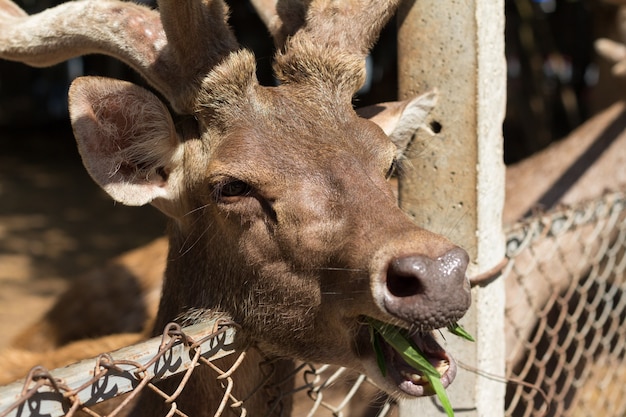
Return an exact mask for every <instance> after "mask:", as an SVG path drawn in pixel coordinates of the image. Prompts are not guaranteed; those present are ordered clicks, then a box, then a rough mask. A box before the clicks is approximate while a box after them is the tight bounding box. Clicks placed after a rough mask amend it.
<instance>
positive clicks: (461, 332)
mask: <svg viewBox="0 0 626 417" xmlns="http://www.w3.org/2000/svg"><path fill="white" fill-rule="evenodd" d="M448 330H449V331H450V333H452V334H454V335H456V336H459V337H462V338H463V339H465V340H469V341H470V342H475V341H476V340H474V338H473V337H472V335H471V334H469V333H468V332H467V330H465V329H464V328H463V327H461V325H460V324H458V323H454V324H451V325H449V326H448Z"/></svg>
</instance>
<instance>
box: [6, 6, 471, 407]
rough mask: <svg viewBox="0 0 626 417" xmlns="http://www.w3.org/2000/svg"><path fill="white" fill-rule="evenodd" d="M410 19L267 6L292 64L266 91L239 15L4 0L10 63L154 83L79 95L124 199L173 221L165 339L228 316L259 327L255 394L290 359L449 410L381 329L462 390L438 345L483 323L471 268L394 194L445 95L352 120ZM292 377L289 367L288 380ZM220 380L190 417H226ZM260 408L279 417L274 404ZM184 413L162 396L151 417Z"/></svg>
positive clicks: (251, 367)
mask: <svg viewBox="0 0 626 417" xmlns="http://www.w3.org/2000/svg"><path fill="white" fill-rule="evenodd" d="M397 3H398V1H397V0H387V1H379V0H376V1H374V0H369V1H367V0H364V1H345V2H329V1H324V0H313V1H307V2H298V1H293V2H288V1H279V2H277V3H276V4H275V5H274V4H273V2H268V1H261V0H259V1H257V2H255V5H256V6H257V7H258V8H259V10H261V11H262V13H261V15H262V16H263V19H264V20H265V21H266V23H267V24H268V28H269V31H270V34H271V35H272V37H273V39H274V41H275V43H276V46H277V51H278V52H277V53H276V55H275V57H274V72H275V76H276V78H277V80H278V85H275V86H263V85H260V84H259V83H258V81H257V79H256V76H255V57H254V56H253V55H252V54H251V52H249V51H247V50H245V49H241V48H240V47H239V45H238V44H237V41H236V39H235V37H234V35H233V33H232V31H231V30H230V29H229V27H228V24H227V15H228V9H227V6H226V5H225V4H224V2H222V1H217V0H202V1H193V0H189V1H184V2H180V1H176V2H175V1H172V0H160V1H159V3H158V11H155V10H151V9H149V8H147V7H144V6H141V5H135V4H131V3H124V2H120V1H116V0H105V1H91V0H85V1H77V2H68V3H63V4H61V5H59V6H57V7H54V8H51V9H47V10H45V11H43V12H41V13H39V14H35V15H31V16H29V15H27V14H26V13H25V12H23V11H22V10H21V9H20V8H19V7H18V6H16V5H15V4H14V3H12V2H10V1H9V0H1V1H0V57H1V58H3V59H8V60H13V61H19V62H23V63H25V64H28V65H31V66H49V65H53V64H55V63H59V62H62V61H65V60H67V59H70V58H73V57H76V56H81V55H85V54H89V53H102V54H107V55H111V56H113V57H115V58H117V59H119V60H121V61H123V62H125V63H126V64H128V65H129V66H131V67H132V68H133V69H135V70H136V71H137V72H138V73H139V74H141V75H142V76H143V78H144V79H145V80H146V82H147V83H148V84H149V87H150V90H148V89H147V88H144V87H140V86H138V85H135V84H132V83H129V82H125V81H120V80H113V79H107V78H102V77H92V76H90V77H81V78H78V79H76V80H75V81H74V82H73V83H72V85H71V87H70V91H69V109H70V118H71V122H72V127H73V131H74V136H75V138H76V142H77V145H78V149H79V152H80V154H81V157H82V160H83V163H84V165H85V168H86V169H87V171H88V173H89V174H90V175H91V177H92V178H93V179H94V181H95V182H96V183H97V184H99V185H100V186H101V187H102V188H103V189H104V190H105V191H106V192H107V193H108V194H109V195H110V196H111V197H112V198H113V199H114V200H115V201H117V202H119V203H123V204H126V205H145V204H151V205H152V206H154V207H156V208H157V209H159V210H160V211H161V212H163V213H164V214H165V215H166V216H167V217H168V219H169V226H168V233H167V234H168V244H167V247H168V249H167V261H166V267H165V273H164V279H163V284H162V289H161V299H160V302H159V306H158V312H157V313H156V318H155V319H154V324H153V331H152V334H153V335H156V334H158V333H160V332H161V331H162V329H163V327H164V326H165V325H166V324H167V323H168V322H171V321H177V322H179V323H183V324H191V323H194V322H198V321H202V320H206V319H209V318H212V317H224V318H228V319H230V320H232V321H234V322H235V323H238V325H239V326H240V330H238V332H237V338H236V346H237V348H238V349H245V348H247V347H249V346H253V347H254V348H255V349H254V352H257V353H256V354H249V355H248V356H247V357H246V361H245V363H244V364H243V365H242V366H243V367H244V368H245V370H244V371H242V374H243V375H246V379H245V380H244V381H241V383H240V384H237V386H236V387H235V395H239V394H240V393H239V392H238V390H247V389H249V388H250V387H254V386H256V385H258V384H259V383H260V382H261V377H262V375H260V374H261V372H260V370H259V363H260V362H261V361H265V360H268V359H269V360H273V359H280V358H295V359H299V360H304V361H311V362H323V363H331V364H337V365H341V366H347V367H349V368H352V369H354V370H356V371H358V372H362V373H365V374H367V375H368V376H370V377H371V378H372V380H373V381H374V382H375V383H376V385H377V386H379V387H380V388H381V389H382V390H383V391H385V392H387V393H389V394H390V395H393V396H395V397H398V398H414V397H421V396H424V395H431V394H433V389H432V387H431V386H430V385H429V384H428V383H426V382H425V380H424V379H423V378H420V373H419V372H418V371H417V370H415V369H413V368H411V367H410V366H408V364H406V363H404V362H403V361H401V360H400V359H399V357H398V356H397V354H395V353H394V351H393V349H391V348H389V346H383V348H382V351H383V352H384V361H385V362H386V364H387V369H388V371H387V373H386V375H385V376H383V374H382V373H381V371H380V369H379V367H378V364H377V361H376V358H375V356H376V355H375V352H374V350H373V347H372V343H371V341H370V335H369V332H368V329H367V326H364V325H363V323H364V319H367V318H373V319H376V320H379V321H382V322H384V323H387V324H388V325H390V326H397V327H400V328H404V329H408V330H409V331H410V334H411V335H412V336H411V337H412V339H413V342H414V343H415V344H416V345H417V346H418V347H420V348H421V349H422V350H423V353H424V354H425V356H426V357H427V358H428V359H429V360H430V361H431V362H433V363H434V364H436V365H437V367H438V370H439V372H440V374H441V382H442V384H443V385H444V387H445V386H448V385H449V384H450V383H452V382H453V380H454V377H455V374H456V370H457V368H456V364H455V362H454V360H453V358H452V356H451V355H450V354H449V353H448V352H446V351H445V350H444V349H443V348H442V347H441V346H440V345H439V344H438V343H437V342H436V340H435V338H434V336H433V331H435V330H436V329H439V328H442V327H446V326H447V325H449V324H450V323H454V322H456V321H457V320H459V319H460V318H461V317H462V316H463V314H464V313H465V312H466V311H467V309H468V308H469V306H470V302H471V301H470V300H471V297H470V286H469V281H468V279H467V276H466V268H467V265H468V262H469V259H468V255H467V253H466V252H465V251H464V250H463V249H461V248H460V247H458V246H456V245H455V244H453V243H452V242H450V241H449V240H448V239H446V238H445V237H443V236H441V235H438V234H435V233H432V232H429V231H427V230H424V229H422V228H419V227H417V226H416V225H415V224H414V223H413V222H412V221H411V219H410V218H409V217H408V216H407V215H406V214H405V213H403V212H402V211H401V210H400V208H399V207H398V204H397V201H396V198H395V196H394V193H393V191H392V189H391V187H390V183H389V180H390V177H391V174H392V173H393V171H394V169H395V167H396V166H397V164H398V161H399V159H400V157H401V155H402V152H403V147H404V146H406V144H407V143H408V141H409V140H410V137H411V136H412V134H413V131H414V129H413V131H411V130H408V129H406V128H405V126H411V125H412V126H416V122H417V124H418V125H419V123H420V120H423V119H425V118H426V117H427V115H428V111H429V110H428V109H429V108H432V106H433V105H434V101H435V98H434V94H433V93H426V94H424V95H422V96H419V97H416V98H415V99H413V100H411V101H410V102H409V103H404V104H400V105H397V104H390V105H389V106H381V107H380V109H379V110H380V111H378V112H376V111H375V112H371V111H370V112H366V113H368V117H361V116H359V114H357V112H355V110H354V109H353V106H352V97H353V95H354V94H355V92H356V91H357V90H358V89H359V87H360V86H361V85H362V84H363V82H364V76H365V66H364V63H365V57H366V55H367V53H368V51H369V50H370V48H371V47H372V45H373V43H374V42H375V40H376V38H377V36H378V33H379V32H380V30H381V28H382V27H383V25H384V24H385V23H386V22H387V21H388V20H389V19H390V18H391V16H393V14H394V12H395V10H396V8H397ZM372 113H375V114H372ZM291 366H292V365H291V362H290V361H284V364H279V365H277V372H276V373H275V378H280V377H281V375H283V374H284V372H282V371H283V368H285V369H289V368H290V367H291ZM205 373H206V372H205V371H204V370H202V369H200V370H199V371H198V372H194V374H193V376H192V378H191V380H190V381H189V382H188V383H187V385H186V389H185V392H184V393H183V394H182V395H181V397H180V398H179V400H178V401H177V403H178V408H179V409H180V410H181V411H183V412H185V413H186V414H188V415H194V416H205V415H211V414H212V412H213V411H212V410H210V408H211V405H215V404H218V403H219V401H220V400H221V397H222V395H223V391H222V390H221V389H219V387H216V386H215V385H216V384H215V381H213V382H211V381H210V379H209V378H207V375H206V374H205ZM171 386H175V385H173V384H172V381H169V380H166V381H164V382H163V383H162V388H163V389H165V390H167V389H168V387H171ZM244 392H245V391H244ZM198 398H201V399H202V400H201V401H198V400H197V399H198ZM288 401H289V400H285V403H284V404H283V405H282V407H278V409H279V410H280V409H281V408H282V410H288V409H289V407H290V405H289V404H288ZM244 407H245V408H246V409H248V410H251V411H252V412H253V413H254V415H265V414H266V413H269V412H270V410H268V404H267V400H266V399H264V398H262V396H260V395H254V396H252V397H251V398H249V399H247V400H246V402H245V403H244ZM164 410H165V409H164V405H163V404H162V401H158V400H157V401H153V400H152V399H151V395H150V393H146V394H145V395H143V396H142V398H141V399H140V400H139V405H138V407H137V408H136V409H135V412H136V413H137V414H138V415H144V414H145V415H155V414H158V413H162V414H165V413H166V412H164ZM277 412H278V411H273V413H274V414H275V413H277ZM274 414H272V415H274Z"/></svg>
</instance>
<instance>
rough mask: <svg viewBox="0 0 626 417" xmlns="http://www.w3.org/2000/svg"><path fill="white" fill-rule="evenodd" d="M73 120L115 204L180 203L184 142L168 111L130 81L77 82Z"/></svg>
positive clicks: (95, 174) (86, 156)
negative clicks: (181, 163)
mask: <svg viewBox="0 0 626 417" xmlns="http://www.w3.org/2000/svg"><path fill="white" fill-rule="evenodd" d="M69 96H70V116H71V119H72V127H73V128H74V135H75V137H76V141H77V143H78V149H79V151H80V154H81V156H82V159H83V164H84V165H85V168H87V171H88V172H89V174H90V175H91V177H92V178H93V179H94V180H95V181H96V182H97V183H98V184H99V185H100V186H101V187H102V188H103V189H104V190H105V191H106V192H107V193H108V194H109V195H110V196H111V197H113V199H114V200H116V201H118V202H120V203H123V204H126V205H130V206H139V205H143V204H147V203H152V204H154V205H156V206H157V207H159V208H162V207H165V206H167V204H165V203H166V202H173V201H176V199H177V198H178V193H179V190H180V188H181V184H182V182H181V179H180V175H175V173H177V172H178V170H177V168H178V166H179V164H180V157H179V154H180V149H181V146H180V143H179V139H178V136H177V134H176V131H175V129H174V122H173V121H172V118H171V116H170V114H169V111H168V109H167V107H166V106H165V105H164V104H163V103H162V102H161V101H160V100H159V99H158V98H157V97H156V96H155V95H154V94H152V93H150V92H149V91H147V90H144V89H143V88H141V87H139V86H136V85H133V84H131V83H128V82H125V81H119V80H112V79H107V78H101V77H81V78H77V79H76V80H75V81H74V82H73V83H72V86H71V88H70V92H69Z"/></svg>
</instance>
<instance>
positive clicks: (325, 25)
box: [252, 0, 399, 94]
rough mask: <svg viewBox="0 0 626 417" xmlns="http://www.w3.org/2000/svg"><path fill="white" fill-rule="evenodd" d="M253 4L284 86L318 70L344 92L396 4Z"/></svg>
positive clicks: (319, 0) (356, 79)
mask: <svg viewBox="0 0 626 417" xmlns="http://www.w3.org/2000/svg"><path fill="white" fill-rule="evenodd" d="M252 3H253V5H254V7H255V8H256V10H257V12H258V13H259V15H260V16H261V19H262V20H263V21H264V22H265V24H266V26H267V28H268V29H269V31H270V33H271V34H272V36H273V38H274V41H275V43H276V46H277V47H278V48H279V50H281V52H280V53H279V54H278V56H277V58H276V64H277V65H276V72H277V76H278V77H279V78H280V79H281V81H282V82H283V83H288V82H291V81H301V80H302V79H303V77H307V73H309V74H308V75H313V74H312V73H311V72H314V73H317V72H319V71H322V74H316V75H321V76H322V78H324V77H328V78H329V80H330V81H331V82H334V83H337V82H339V84H342V83H343V82H345V83H347V84H348V85H349V86H350V88H349V89H348V90H354V91H356V90H357V89H358V88H359V87H360V86H361V84H362V81H363V79H364V78H363V77H364V63H365V62H364V59H365V57H366V55H367V54H368V52H369V50H370V48H371V47H372V45H373V44H374V42H375V41H376V39H377V38H378V35H379V33H380V31H381V30H382V28H383V26H384V25H385V24H386V23H387V22H388V20H389V19H390V18H391V16H393V14H394V13H395V11H396V9H397V6H398V3H399V0H387V1H382V0H351V1H341V2H339V1H333V0H308V1H307V0H300V1H290V2H287V1H281V0H278V1H276V0H252ZM307 60H308V61H309V62H308V63H305V62H306V61H307ZM325 61H327V62H325ZM311 66H313V67H317V68H312V67H311ZM317 78H318V79H319V78H320V77H317ZM354 91H351V92H350V94H353V93H354Z"/></svg>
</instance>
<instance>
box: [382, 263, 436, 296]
mask: <svg viewBox="0 0 626 417" xmlns="http://www.w3.org/2000/svg"><path fill="white" fill-rule="evenodd" d="M426 269H427V268H426V263H425V262H423V260H422V259H421V258H420V257H417V256H414V257H406V258H396V259H394V260H393V261H392V262H391V263H390V265H389V269H388V270H387V290H389V293H390V294H391V295H393V296H394V297H411V296H414V295H419V294H423V293H424V291H425V288H424V284H423V283H422V276H423V275H424V273H426Z"/></svg>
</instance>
